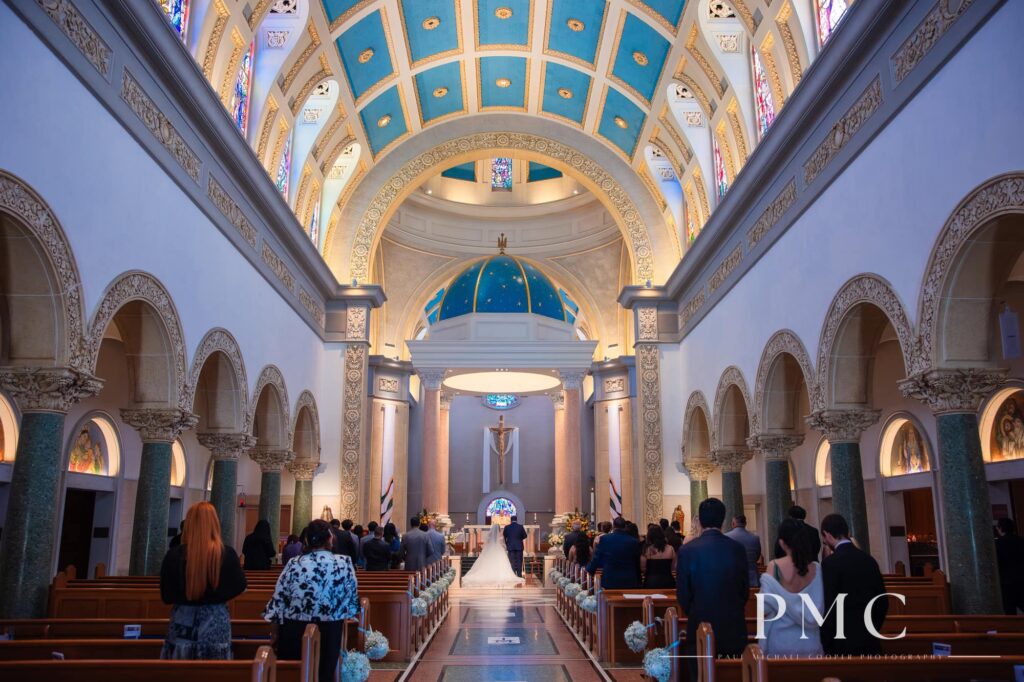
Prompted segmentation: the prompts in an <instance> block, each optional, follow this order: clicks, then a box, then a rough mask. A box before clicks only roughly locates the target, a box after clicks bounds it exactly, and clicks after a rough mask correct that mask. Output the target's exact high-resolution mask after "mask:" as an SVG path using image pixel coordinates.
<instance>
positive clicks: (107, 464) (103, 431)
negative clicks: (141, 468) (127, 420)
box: [65, 412, 121, 478]
mask: <svg viewBox="0 0 1024 682" xmlns="http://www.w3.org/2000/svg"><path fill="white" fill-rule="evenodd" d="M65 468H66V470H67V471H68V472H70V473H73V474H86V475H89V476H102V477H108V478H116V477H117V476H118V475H119V473H120V470H121V436H120V433H119V432H118V430H117V427H116V426H115V425H114V422H113V420H112V419H111V418H110V416H109V415H107V414H106V413H103V412H93V413H90V414H88V415H86V416H85V417H83V418H82V419H81V420H79V422H78V424H76V425H75V428H74V429H72V430H71V435H70V438H69V439H68V445H67V448H66V453H65Z"/></svg>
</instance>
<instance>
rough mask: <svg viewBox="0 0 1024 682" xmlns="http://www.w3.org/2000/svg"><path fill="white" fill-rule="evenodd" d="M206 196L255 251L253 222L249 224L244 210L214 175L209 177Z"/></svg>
mask: <svg viewBox="0 0 1024 682" xmlns="http://www.w3.org/2000/svg"><path fill="white" fill-rule="evenodd" d="M206 194H207V196H209V197H210V201H212V202H213V205H214V206H216V207H217V210H218V211H220V212H221V213H222V214H223V215H224V217H225V218H227V219H228V222H230V223H231V225H232V226H234V228H235V229H236V230H238V234H240V235H242V239H244V240H245V241H246V243H247V244H249V246H251V247H252V248H254V249H255V248H256V228H255V227H253V224H252V223H251V222H249V219H248V218H247V217H246V215H245V213H244V212H242V209H241V208H239V206H238V204H236V203H235V202H234V200H233V199H232V198H231V195H229V194H228V193H227V191H226V190H225V189H224V188H223V187H221V185H220V183H219V182H217V180H215V179H214V177H213V174H212V173H211V174H210V175H209V177H208V181H207V184H206Z"/></svg>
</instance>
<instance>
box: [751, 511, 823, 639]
mask: <svg viewBox="0 0 1024 682" xmlns="http://www.w3.org/2000/svg"><path fill="white" fill-rule="evenodd" d="M809 532H813V531H810V530H809V528H808V527H807V526H806V525H804V524H803V523H802V522H800V521H797V520H795V519H785V520H784V521H783V522H782V523H781V524H779V533H778V538H779V544H780V545H781V547H782V548H783V549H784V550H785V552H786V557H784V558H783V559H778V560H776V561H773V562H771V563H770V564H769V565H768V570H767V571H766V572H765V573H763V574H762V575H761V592H762V593H763V594H764V597H763V599H764V619H765V623H764V635H765V639H763V640H761V642H760V645H761V650H762V651H764V653H765V655H766V656H798V657H801V658H807V657H811V656H821V655H822V653H823V649H822V647H821V632H820V628H819V627H818V622H817V621H816V620H814V616H813V614H812V612H811V606H810V604H806V603H805V601H806V600H808V599H809V600H810V602H811V604H813V605H814V608H816V609H817V610H818V614H819V615H824V614H825V588H824V584H823V583H822V578H821V565H820V564H819V563H818V562H817V561H813V559H816V558H817V557H815V556H813V554H812V551H813V550H812V547H811V543H810V540H809V538H808V536H807V533H809ZM779 562H783V563H785V564H786V566H785V570H786V571H787V572H788V571H789V570H792V571H793V572H794V575H793V576H792V579H793V580H794V582H795V583H796V584H799V583H800V582H803V581H800V580H795V579H796V578H797V577H804V576H807V575H808V574H811V579H810V581H809V582H807V583H806V584H805V585H804V586H803V588H802V589H800V590H799V591H797V592H790V591H789V590H788V589H786V587H785V585H783V582H784V581H786V582H789V580H787V578H786V576H785V575H784V573H783V570H782V569H780V567H779ZM799 566H804V567H806V569H805V572H804V573H803V575H802V576H798V575H797V572H798V570H799V569H798V567H799ZM790 584H791V585H792V584H793V583H790ZM770 595H774V597H777V599H776V598H773V597H772V596H770ZM779 600H781V602H782V604H784V605H785V613H783V614H782V616H781V617H779V618H778V619H776V616H777V615H778V613H779V611H780V610H781V606H780V604H779Z"/></svg>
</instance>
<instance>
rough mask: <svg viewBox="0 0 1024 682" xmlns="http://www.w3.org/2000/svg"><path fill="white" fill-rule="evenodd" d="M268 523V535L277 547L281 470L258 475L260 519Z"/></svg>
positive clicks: (279, 525) (279, 530)
mask: <svg viewBox="0 0 1024 682" xmlns="http://www.w3.org/2000/svg"><path fill="white" fill-rule="evenodd" d="M264 519H265V520H266V521H267V522H268V523H270V537H271V539H272V540H273V541H274V547H275V548H276V547H277V542H278V538H279V537H280V534H281V470H280V469H278V470H277V471H264V472H263V473H262V475H261V476H260V520H264Z"/></svg>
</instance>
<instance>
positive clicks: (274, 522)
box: [249, 447, 312, 547]
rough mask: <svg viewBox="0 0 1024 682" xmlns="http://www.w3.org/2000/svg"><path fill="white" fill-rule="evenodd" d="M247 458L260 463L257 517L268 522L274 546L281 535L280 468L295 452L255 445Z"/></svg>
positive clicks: (289, 460)
mask: <svg viewBox="0 0 1024 682" xmlns="http://www.w3.org/2000/svg"><path fill="white" fill-rule="evenodd" d="M249 459H251V460H252V461H254V462H256V463H257V464H259V465H260V507H259V517H260V519H261V520H263V519H265V520H266V521H267V523H269V524H270V537H271V538H272V539H273V540H274V546H275V547H276V546H277V542H278V540H279V539H280V535H281V469H283V468H284V467H285V465H286V464H288V463H289V462H291V461H292V460H294V459H295V453H294V452H292V451H291V450H286V449H283V448H265V447H257V448H256V449H255V450H252V451H251V452H250V453H249ZM310 504H312V501H310Z"/></svg>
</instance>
